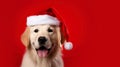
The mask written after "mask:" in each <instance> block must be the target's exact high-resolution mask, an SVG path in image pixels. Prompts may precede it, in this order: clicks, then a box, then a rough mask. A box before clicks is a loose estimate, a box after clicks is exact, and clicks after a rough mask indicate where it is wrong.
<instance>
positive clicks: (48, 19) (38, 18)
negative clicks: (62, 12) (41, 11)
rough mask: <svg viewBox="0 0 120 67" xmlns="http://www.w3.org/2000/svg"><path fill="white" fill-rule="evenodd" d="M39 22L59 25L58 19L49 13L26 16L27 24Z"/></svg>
mask: <svg viewBox="0 0 120 67" xmlns="http://www.w3.org/2000/svg"><path fill="white" fill-rule="evenodd" d="M39 24H50V25H59V24H60V21H59V20H58V19H57V18H56V17H53V16H50V15H47V14H45V15H33V16H29V17H27V26H32V25H39Z"/></svg>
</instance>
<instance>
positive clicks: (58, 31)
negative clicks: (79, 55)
mask: <svg viewBox="0 0 120 67" xmlns="http://www.w3.org/2000/svg"><path fill="white" fill-rule="evenodd" d="M56 30H57V37H58V41H59V43H61V44H64V42H65V40H66V39H65V37H64V34H63V32H62V31H61V30H60V27H59V26H58V27H56Z"/></svg>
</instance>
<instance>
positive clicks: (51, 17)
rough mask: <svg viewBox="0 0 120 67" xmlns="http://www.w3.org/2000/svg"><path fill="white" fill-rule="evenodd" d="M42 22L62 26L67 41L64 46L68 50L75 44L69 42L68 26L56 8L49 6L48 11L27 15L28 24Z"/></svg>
mask: <svg viewBox="0 0 120 67" xmlns="http://www.w3.org/2000/svg"><path fill="white" fill-rule="evenodd" d="M40 24H50V25H57V26H60V28H61V31H62V33H63V36H64V37H65V40H66V42H65V43H64V47H65V49H66V50H71V49H72V47H73V45H72V43H71V42H69V33H68V30H67V28H66V25H65V22H64V21H63V19H62V17H61V16H60V15H59V13H58V12H57V11H56V9H55V8H49V9H47V10H46V11H42V12H40V13H38V14H37V15H32V16H28V17H27V26H33V25H40Z"/></svg>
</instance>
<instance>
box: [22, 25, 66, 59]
mask: <svg viewBox="0 0 120 67" xmlns="http://www.w3.org/2000/svg"><path fill="white" fill-rule="evenodd" d="M21 40H22V42H23V44H24V45H25V46H26V47H27V49H28V50H34V51H36V54H37V55H38V56H39V57H40V58H44V57H53V56H55V55H56V54H57V51H58V50H59V49H60V45H61V44H63V43H64V41H65V38H64V36H63V34H62V33H61V31H60V27H59V26H56V25H47V24H46V25H35V26H30V27H27V28H26V30H25V32H24V33H23V34H22V36H21Z"/></svg>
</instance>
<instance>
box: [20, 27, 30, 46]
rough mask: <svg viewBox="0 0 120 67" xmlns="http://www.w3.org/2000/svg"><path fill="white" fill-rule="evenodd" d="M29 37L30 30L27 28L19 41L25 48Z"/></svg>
mask: <svg viewBox="0 0 120 67" xmlns="http://www.w3.org/2000/svg"><path fill="white" fill-rule="evenodd" d="M29 36H30V28H29V27H27V28H26V29H25V31H24V33H23V34H22V35H21V41H22V43H23V44H24V45H25V46H26V47H27V46H28V45H29Z"/></svg>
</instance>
